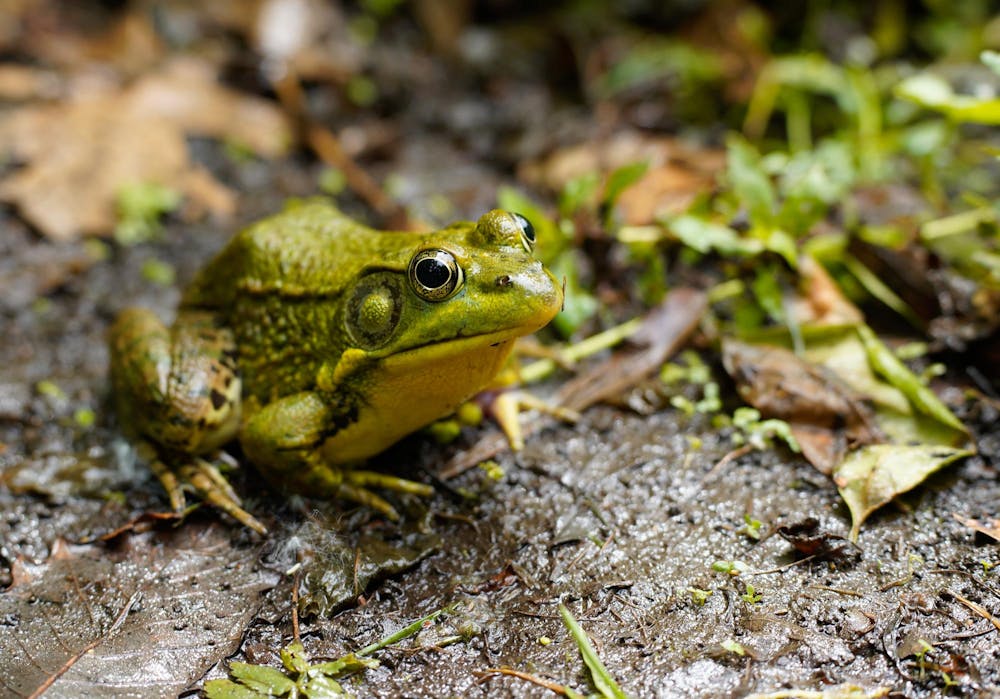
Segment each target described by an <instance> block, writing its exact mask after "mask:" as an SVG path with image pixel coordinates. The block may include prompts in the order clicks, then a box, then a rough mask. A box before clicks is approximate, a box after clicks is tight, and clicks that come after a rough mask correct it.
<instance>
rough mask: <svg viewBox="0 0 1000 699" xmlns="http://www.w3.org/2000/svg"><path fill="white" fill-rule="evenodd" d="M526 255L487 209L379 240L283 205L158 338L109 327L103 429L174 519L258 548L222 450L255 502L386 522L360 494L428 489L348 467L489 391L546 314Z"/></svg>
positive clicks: (555, 306)
mask: <svg viewBox="0 0 1000 699" xmlns="http://www.w3.org/2000/svg"><path fill="white" fill-rule="evenodd" d="M535 244H536V235H535V230H534V228H533V226H532V225H531V223H530V222H529V221H528V220H527V219H526V218H525V217H524V216H522V215H520V214H518V213H513V212H508V211H503V210H500V209H495V210H492V211H489V212H487V213H485V214H483V215H482V216H481V217H480V218H479V220H478V221H474V222H473V221H464V222H458V223H454V224H451V225H449V226H446V227H444V228H441V229H439V230H434V231H428V232H414V231H382V230H377V229H374V228H371V227H369V226H367V225H365V224H362V223H360V222H358V221H355V220H354V219H352V218H350V217H349V216H347V215H345V214H344V213H342V212H341V211H340V209H339V208H337V207H336V205H335V204H334V203H333V202H331V201H330V200H328V199H322V198H319V199H317V198H310V199H304V200H297V201H292V202H289V203H288V204H287V205H286V206H285V207H284V209H283V210H282V211H280V212H278V213H276V214H273V215H271V216H270V217H267V218H265V219H263V220H261V221H259V222H257V223H254V224H251V225H250V226H248V227H246V228H244V229H243V230H242V231H240V232H239V233H237V234H236V235H235V236H234V237H233V238H232V239H231V240H230V241H229V242H228V243H227V244H226V245H225V246H224V247H223V248H222V250H221V251H220V252H218V253H217V254H216V255H215V256H214V257H213V258H212V259H211V260H210V261H209V262H208V263H207V264H206V265H205V266H204V267H202V268H201V269H200V270H199V271H198V272H197V273H196V274H195V276H194V279H193V280H192V282H191V283H190V285H189V286H188V287H187V288H186V290H184V291H183V293H182V295H181V299H180V302H179V304H178V307H177V312H176V317H175V319H174V320H173V323H172V324H170V325H168V324H166V323H164V322H163V321H162V320H161V319H160V318H159V317H158V316H157V315H156V314H155V313H154V312H153V311H151V310H149V309H145V308H140V307H129V308H126V309H125V310H123V311H122V312H121V313H120V314H119V315H118V317H117V319H116V320H115V321H114V323H113V325H112V326H111V328H110V330H109V333H108V341H109V350H110V352H109V353H110V374H111V385H112V393H113V396H114V400H115V403H116V405H117V415H118V419H119V423H120V424H121V426H122V427H123V429H124V431H125V432H126V433H127V434H129V435H130V436H132V438H133V439H134V440H135V441H136V443H137V444H138V447H139V449H140V453H144V454H146V455H147V456H148V460H149V463H150V466H151V469H152V471H153V472H154V473H155V475H156V476H157V477H158V478H159V480H160V482H161V483H162V484H163V487H164V488H165V490H166V492H167V495H168V498H169V500H170V503H171V506H172V508H173V509H174V510H175V511H177V512H179V511H181V510H182V509H183V508H184V507H185V505H186V502H185V492H193V493H194V494H195V495H196V496H197V497H198V498H200V499H201V500H202V501H204V502H206V503H208V504H210V505H213V506H215V507H217V508H219V509H220V510H222V511H224V512H226V513H228V514H229V515H231V516H232V517H234V518H235V519H236V520H238V521H239V522H241V523H243V524H245V525H246V526H248V527H250V528H251V529H254V530H256V531H258V532H260V533H262V534H263V533H266V532H267V529H266V527H264V525H263V524H262V523H261V522H260V521H259V520H257V519H256V518H255V517H254V516H253V515H251V514H250V513H249V512H247V511H246V510H244V509H243V506H242V503H241V501H240V499H239V497H238V495H237V494H236V493H235V492H234V490H233V488H232V487H231V486H230V484H229V483H228V481H227V479H226V478H225V477H224V476H223V475H222V473H221V471H220V469H219V467H218V466H217V465H216V464H217V462H218V457H219V456H220V454H224V453H225V452H222V451H221V450H222V449H223V448H224V447H225V446H226V445H228V444H230V443H232V442H238V444H239V446H240V448H241V451H242V454H243V456H244V457H245V458H246V460H247V461H249V462H250V463H251V464H252V465H253V466H254V467H255V468H256V469H257V471H258V472H259V473H261V474H262V475H263V477H264V480H265V481H266V482H267V483H268V484H269V485H270V487H272V488H276V489H278V490H279V491H282V492H290V493H300V494H304V495H307V496H313V497H319V498H329V499H343V500H347V501H352V502H354V503H358V504H361V505H364V506H367V507H369V508H372V509H374V510H376V511H378V512H380V513H382V514H383V515H385V516H386V517H388V518H389V519H398V517H399V514H398V512H397V510H396V509H395V508H394V507H393V506H392V505H391V504H390V503H389V502H388V501H387V500H386V499H385V498H383V497H382V496H381V495H379V494H378V493H377V492H375V491H376V490H379V489H382V490H388V491H397V492H402V493H413V494H416V495H421V496H428V495H430V494H431V493H432V492H433V489H432V488H431V487H430V486H429V485H427V484H424V483H418V482H415V481H411V480H407V479H404V478H400V477H397V476H393V475H390V474H386V473H382V472H379V471H373V470H365V469H364V468H363V466H364V463H365V461H366V460H367V459H369V458H370V457H372V456H374V455H376V454H378V453H380V452H382V451H384V450H386V449H387V448H388V447H389V446H391V445H392V444H394V443H396V442H397V441H399V440H400V439H402V438H403V437H405V436H406V435H409V434H411V433H413V432H415V431H417V430H419V429H420V428H422V427H424V426H426V425H428V424H429V423H431V422H433V421H435V420H437V419H439V418H441V417H443V416H445V415H448V414H449V413H451V412H453V411H454V410H455V409H456V407H457V406H459V405H460V404H462V403H463V402H464V401H466V400H468V399H469V398H470V397H471V396H473V395H475V394H477V393H478V392H480V391H482V390H483V389H484V388H486V387H488V386H489V385H490V382H491V381H492V380H493V378H494V377H495V376H496V375H497V373H498V372H500V371H501V369H503V367H504V366H505V364H506V363H507V361H508V358H509V357H510V356H511V352H512V350H513V348H514V344H515V341H516V340H517V338H519V337H522V336H525V335H529V334H531V333H533V332H535V331H537V330H539V329H541V328H542V327H544V326H545V325H546V324H547V323H548V322H549V321H550V320H552V318H553V317H554V316H555V315H556V313H557V312H558V311H559V310H560V308H561V307H562V302H563V292H562V288H561V285H560V284H559V283H557V281H556V278H555V277H554V276H553V274H552V273H551V272H550V271H549V270H548V269H547V268H546V267H545V266H544V265H543V264H542V262H541V261H539V260H538V259H537V258H536V257H535V254H534V249H535Z"/></svg>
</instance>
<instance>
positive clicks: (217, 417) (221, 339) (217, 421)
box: [109, 308, 265, 532]
mask: <svg viewBox="0 0 1000 699" xmlns="http://www.w3.org/2000/svg"><path fill="white" fill-rule="evenodd" d="M109 345H110V350H111V377H112V384H113V387H114V394H115V398H116V401H117V403H118V416H119V420H120V421H121V423H122V426H123V428H124V429H125V430H126V431H128V432H132V433H133V434H134V435H137V436H139V437H141V438H142V439H143V440H145V442H146V443H147V444H150V445H152V447H153V450H152V451H154V452H155V453H154V454H152V458H150V467H151V469H152V471H153V472H154V474H155V475H156V476H157V477H158V478H159V480H160V482H161V483H162V484H163V487H164V488H165V489H166V491H167V495H168V497H169V498H170V505H171V507H172V508H173V509H174V510H175V511H180V510H182V509H183V508H184V502H185V498H184V490H185V489H189V490H192V491H194V492H195V493H196V494H197V495H198V496H199V497H201V498H202V499H203V500H205V501H206V502H208V503H210V504H212V505H214V506H216V507H218V508H219V509H222V510H223V511H225V512H227V513H229V514H230V515H232V516H233V517H235V518H236V519H237V520H239V521H240V522H242V523H243V524H245V525H247V526H249V527H251V528H253V529H255V530H256V531H259V532H264V531H265V529H264V527H263V525H261V524H260V522H258V521H257V520H256V519H254V518H253V517H252V516H251V515H250V514H248V513H247V512H246V511H245V510H243V509H242V507H240V502H239V499H238V498H237V497H236V493H235V492H234V491H233V489H232V488H231V487H230V486H229V483H228V482H227V481H226V479H225V478H224V477H223V476H222V475H221V474H220V473H219V471H218V469H217V468H216V467H215V466H214V465H212V464H211V463H209V462H207V461H205V460H204V459H202V458H200V455H202V454H209V453H211V452H214V451H216V450H217V449H218V448H219V447H220V446H222V445H223V444H225V443H226V442H228V441H230V440H232V439H233V438H234V437H235V435H236V432H237V430H238V427H239V420H240V407H241V403H240V389H241V385H240V379H239V375H238V372H237V368H236V360H235V351H234V345H233V340H232V336H231V335H230V333H229V331H228V330H226V329H224V328H220V327H218V326H217V325H216V323H215V322H214V318H213V316H212V315H211V314H208V313H202V312H183V313H181V315H180V316H179V317H178V319H177V322H176V323H174V325H173V326H172V327H171V328H167V327H166V326H165V325H164V324H163V323H162V322H161V321H160V320H159V318H157V317H156V316H155V315H154V314H153V313H152V312H150V311H148V310H145V309H138V308H130V309H126V310H125V311H123V312H122V314H121V315H120V316H119V317H118V319H117V320H116V321H115V324H114V325H113V326H112V328H111V331H110V333H109Z"/></svg>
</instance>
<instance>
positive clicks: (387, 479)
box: [344, 470, 434, 497]
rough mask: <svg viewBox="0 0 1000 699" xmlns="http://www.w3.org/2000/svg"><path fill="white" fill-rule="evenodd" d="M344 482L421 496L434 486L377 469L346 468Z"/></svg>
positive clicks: (430, 491)
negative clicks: (357, 469) (359, 469)
mask: <svg viewBox="0 0 1000 699" xmlns="http://www.w3.org/2000/svg"><path fill="white" fill-rule="evenodd" d="M344 482H345V483H349V484H350V485H354V486H358V487H359V488H384V489H385V490H395V491H396V492H397V493H412V494H413V495H420V496H423V497H428V496H430V495H433V494H434V488H432V487H431V486H429V485H427V484H426V483H417V482H416V481H408V480H406V479H405V478H399V477H398V476H390V475H389V474H387V473H379V472H378V471H355V470H348V471H345V472H344Z"/></svg>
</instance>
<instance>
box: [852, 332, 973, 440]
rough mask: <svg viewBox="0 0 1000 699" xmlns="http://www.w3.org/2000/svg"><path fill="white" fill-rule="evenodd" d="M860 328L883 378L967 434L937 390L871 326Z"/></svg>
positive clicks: (930, 413) (925, 411)
mask: <svg viewBox="0 0 1000 699" xmlns="http://www.w3.org/2000/svg"><path fill="white" fill-rule="evenodd" d="M857 332H858V337H860V338H861V342H862V343H864V346H865V351H866V352H867V354H868V361H869V363H870V364H871V365H872V368H873V369H874V370H875V371H876V372H877V373H878V374H879V375H880V376H881V377H882V378H883V379H885V380H886V381H887V382H889V383H890V384H892V385H893V386H894V387H896V388H898V389H899V390H900V391H902V392H903V394H904V395H906V397H907V398H908V399H909V401H910V403H911V404H912V405H913V407H914V408H915V409H916V410H918V411H919V412H921V413H923V414H924V415H927V416H929V417H931V418H934V419H935V420H937V421H938V422H940V423H941V424H943V425H947V426H948V427H950V428H952V429H953V430H957V431H959V432H961V433H963V434H968V431H967V430H966V429H965V425H963V424H962V422H961V421H960V420H959V419H958V418H957V417H955V415H954V414H953V413H952V412H951V411H950V410H948V408H947V406H945V404H944V403H942V402H941V401H940V400H939V399H938V397H937V396H936V395H934V391H932V390H931V389H929V388H928V387H927V386H925V385H924V384H923V383H921V381H920V379H919V378H918V377H917V376H916V375H915V374H914V373H913V372H912V371H910V370H909V369H907V368H906V365H905V364H903V363H902V362H901V361H899V359H898V358H897V357H896V355H894V354H893V353H892V351H891V350H890V349H889V348H888V347H886V346H885V345H884V344H883V343H882V341H881V340H879V339H878V337H876V335H875V333H874V332H872V330H871V328H869V327H868V326H867V325H859V326H858V328H857Z"/></svg>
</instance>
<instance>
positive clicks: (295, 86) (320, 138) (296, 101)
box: [273, 70, 408, 228]
mask: <svg viewBox="0 0 1000 699" xmlns="http://www.w3.org/2000/svg"><path fill="white" fill-rule="evenodd" d="M273 87H274V91H275V93H276V94H277V95H278V100H279V101H280V102H281V105H282V106H283V107H284V109H285V111H286V112H287V113H288V115H289V116H290V117H291V118H292V120H293V122H294V124H295V128H296V129H297V130H298V132H299V135H300V136H301V138H302V140H303V141H305V142H306V144H308V146H309V147H310V148H312V150H313V152H314V153H316V155H317V157H319V159H320V160H322V161H323V162H324V163H326V164H327V165H332V166H333V167H335V168H337V169H338V170H340V171H341V172H343V173H344V177H345V178H346V179H347V185H348V186H349V187H350V188H351V189H352V190H353V191H354V193H355V194H357V195H358V196H359V197H361V198H362V199H364V200H365V201H366V202H367V203H368V205H369V206H371V207H372V208H373V209H375V211H377V212H378V213H379V215H380V216H382V217H383V218H384V219H385V220H386V221H387V222H388V223H389V225H390V226H392V227H398V228H406V227H407V223H408V221H407V217H406V210H405V209H404V208H403V207H402V206H400V205H399V204H397V203H396V202H394V201H393V200H392V199H391V198H390V197H389V196H388V195H387V194H386V193H385V191H383V190H382V188H381V187H380V186H379V185H378V183H377V182H376V181H375V180H374V179H373V178H372V177H371V175H369V174H368V173H367V172H366V171H365V170H364V168H362V167H361V166H360V165H358V164H357V163H356V162H355V161H354V159H353V158H351V156H350V155H348V154H347V151H345V150H344V147H343V146H342V145H341V143H340V139H339V138H337V137H336V136H335V135H334V134H333V133H332V132H331V131H330V130H329V129H327V128H325V127H323V126H321V125H319V124H318V123H316V121H315V120H314V119H313V118H312V117H311V116H310V115H309V113H308V110H307V109H306V100H305V95H304V94H303V92H302V85H301V83H300V82H299V78H298V76H297V75H296V74H295V73H294V72H292V71H291V70H289V71H288V72H287V73H286V74H285V75H284V76H283V77H282V78H281V79H280V80H277V81H275V82H274V83H273Z"/></svg>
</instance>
